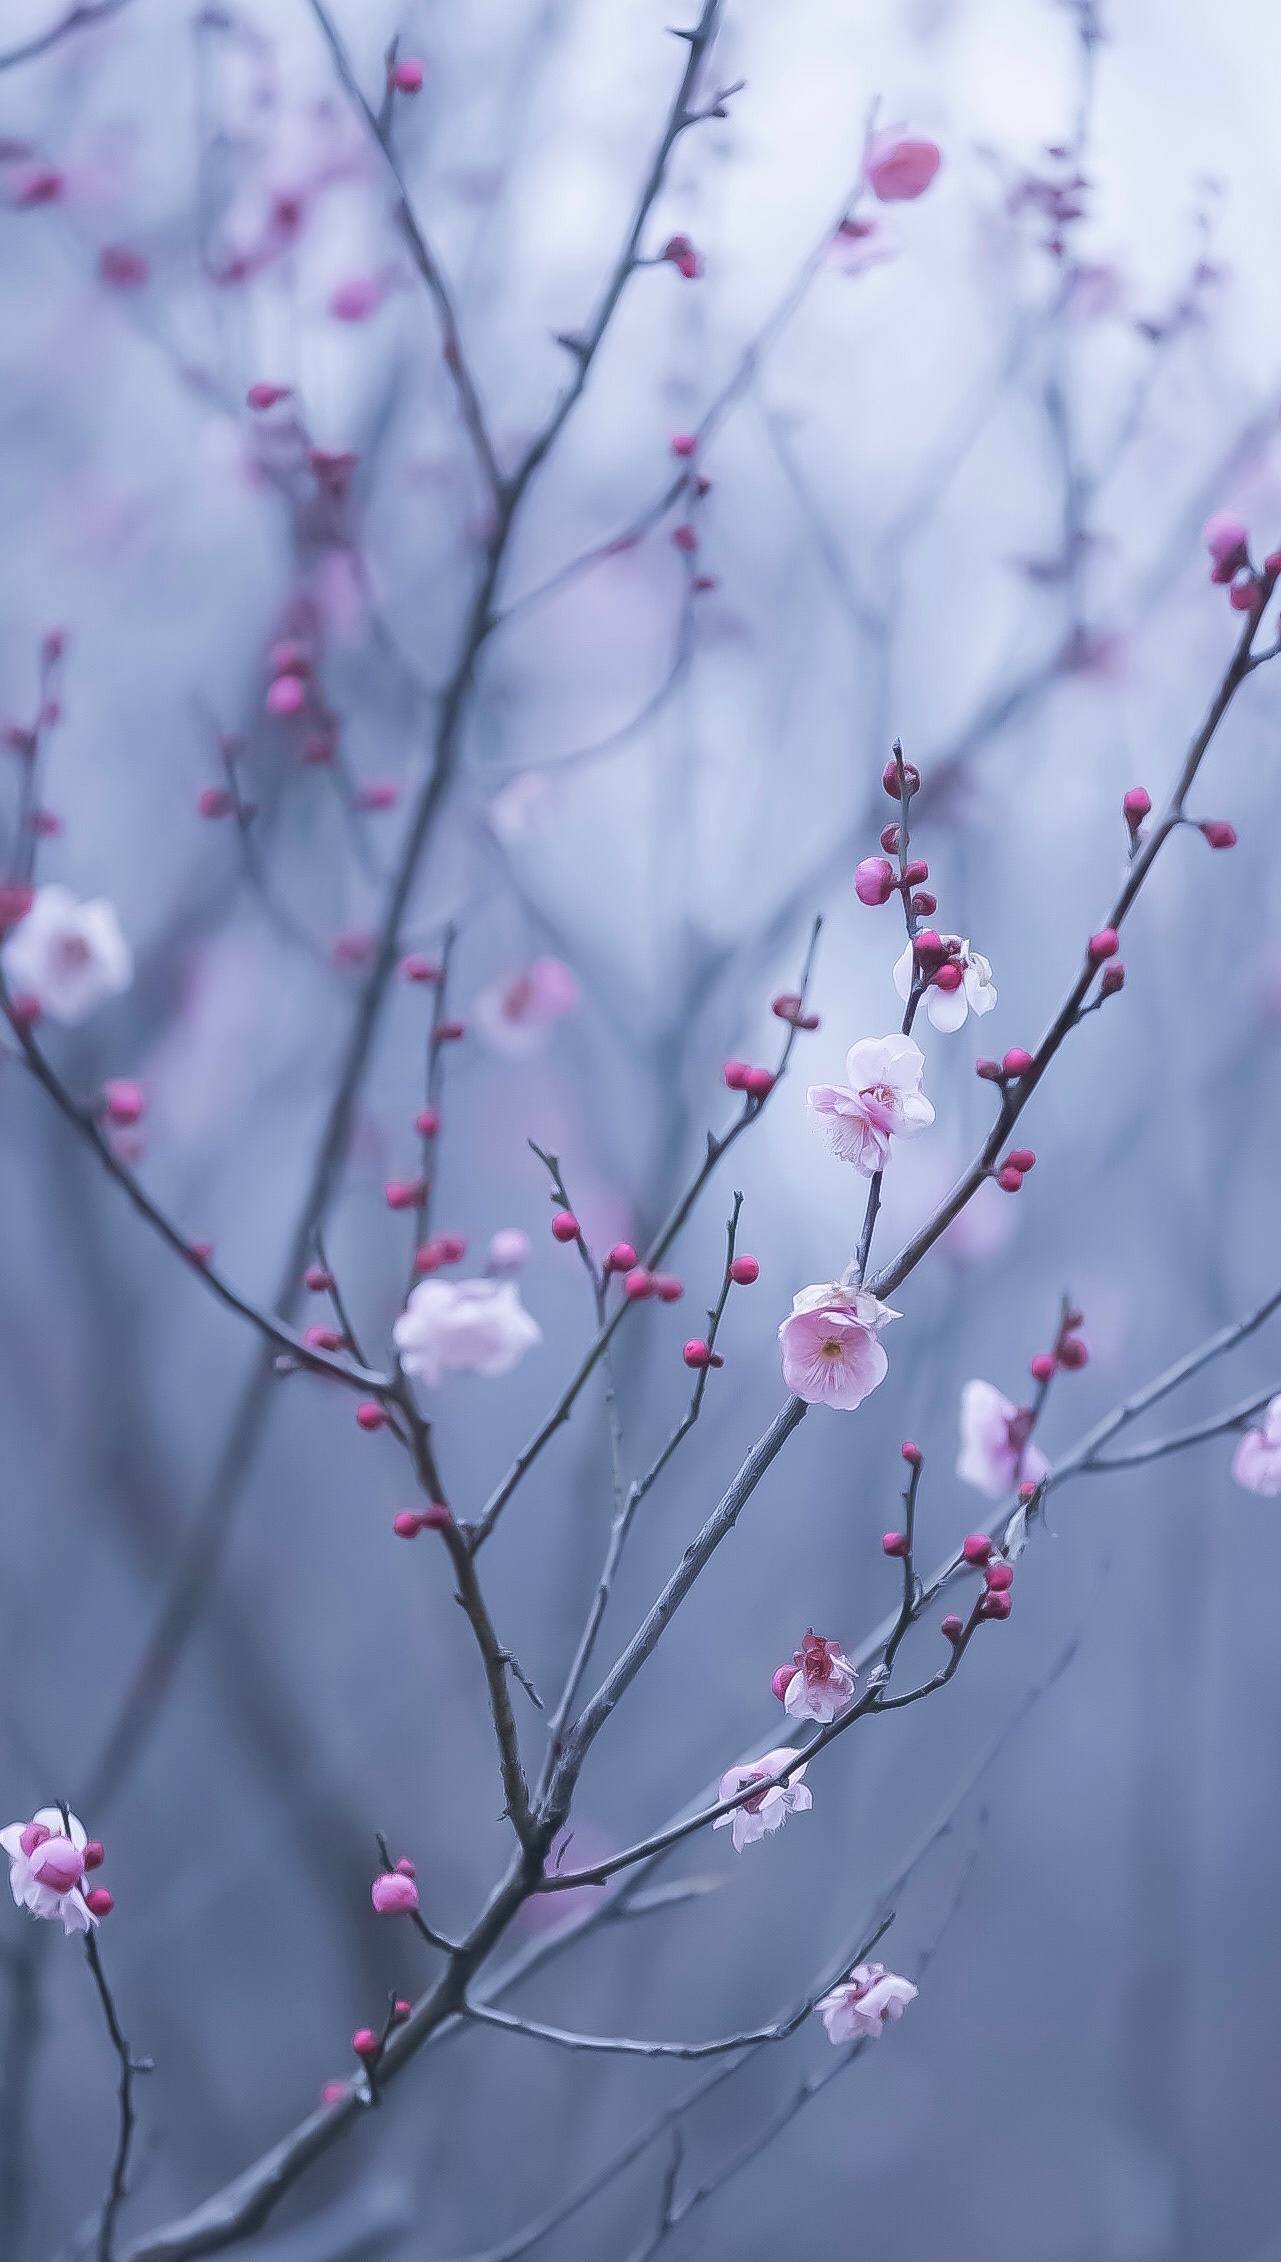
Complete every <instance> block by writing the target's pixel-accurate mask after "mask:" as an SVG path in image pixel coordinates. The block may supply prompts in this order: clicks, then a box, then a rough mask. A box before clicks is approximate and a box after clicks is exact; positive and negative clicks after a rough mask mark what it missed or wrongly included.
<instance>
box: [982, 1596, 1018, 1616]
mask: <svg viewBox="0 0 1281 2262" xmlns="http://www.w3.org/2000/svg"><path fill="white" fill-rule="evenodd" d="M1013 1607H1014V1605H1013V1603H1012V1602H1011V1600H1010V1597H1009V1595H1008V1594H985V1595H984V1597H983V1600H982V1601H981V1603H980V1604H979V1616H980V1618H1008V1617H1009V1615H1010V1612H1011V1610H1012V1609H1013Z"/></svg>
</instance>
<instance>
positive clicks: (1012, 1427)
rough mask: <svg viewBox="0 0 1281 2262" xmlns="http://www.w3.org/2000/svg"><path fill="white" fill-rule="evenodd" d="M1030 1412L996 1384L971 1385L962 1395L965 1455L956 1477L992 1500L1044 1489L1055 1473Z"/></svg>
mask: <svg viewBox="0 0 1281 2262" xmlns="http://www.w3.org/2000/svg"><path fill="white" fill-rule="evenodd" d="M1029 1420H1030V1416H1029V1414H1028V1410H1027V1408H1026V1407H1025V1406H1015V1405H1012V1404H1011V1402H1010V1400H1009V1399H1008V1398H1006V1397H1003V1396H1002V1393H1001V1392H1000V1391H999V1390H998V1389H997V1388H996V1386H995V1384H993V1383H990V1382H978V1381H974V1382H967V1383H966V1385H965V1387H964V1389H963V1390H962V1392H961V1450H960V1453H959V1454H958V1456H957V1463H956V1473H957V1475H958V1477H960V1479H961V1481H962V1483H963V1484H972V1485H973V1486H974V1487H975V1489H976V1490H977V1491H979V1492H982V1493H985V1494H986V1495H987V1498H988V1499H989V1500H1001V1499H1003V1498H1004V1496H1005V1494H1006V1493H1007V1492H1013V1490H1014V1488H1015V1486H1016V1485H1020V1484H1039V1483H1040V1482H1041V1479H1042V1477H1044V1476H1046V1475H1047V1474H1048V1472H1049V1466H1050V1464H1049V1462H1048V1461H1047V1460H1046V1458H1045V1455H1044V1453H1042V1451H1041V1449H1040V1447H1039V1445H1035V1444H1033V1443H1032V1441H1031V1439H1030V1437H1029V1434H1028V1424H1029Z"/></svg>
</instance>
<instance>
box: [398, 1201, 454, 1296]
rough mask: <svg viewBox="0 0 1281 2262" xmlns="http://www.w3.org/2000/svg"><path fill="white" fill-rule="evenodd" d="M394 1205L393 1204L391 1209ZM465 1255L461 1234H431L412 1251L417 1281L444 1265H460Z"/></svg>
mask: <svg viewBox="0 0 1281 2262" xmlns="http://www.w3.org/2000/svg"><path fill="white" fill-rule="evenodd" d="M394 1206H395V1205H394V1204H393V1207H394ZM466 1254H467V1239H466V1235H465V1234H462V1233H433V1235H432V1237H431V1239H430V1241H424V1242H423V1245H422V1247H421V1248H420V1249H415V1251H414V1271H415V1273H416V1275H417V1277H418V1278H419V1280H426V1279H428V1278H429V1276H430V1275H431V1274H432V1273H433V1272H440V1271H442V1270H443V1268H444V1267H445V1266H446V1265H460V1264H461V1263H462V1261H463V1258H464V1257H465V1256H466Z"/></svg>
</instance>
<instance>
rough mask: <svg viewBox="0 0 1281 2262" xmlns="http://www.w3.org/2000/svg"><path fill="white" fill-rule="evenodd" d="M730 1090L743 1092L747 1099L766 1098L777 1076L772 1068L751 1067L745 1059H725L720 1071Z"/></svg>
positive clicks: (758, 1099) (757, 1099)
mask: <svg viewBox="0 0 1281 2262" xmlns="http://www.w3.org/2000/svg"><path fill="white" fill-rule="evenodd" d="M722 1073H723V1075H724V1078H725V1082H726V1084H727V1085H728V1087H729V1089H730V1091H731V1092H744V1093H746V1095H747V1097H748V1099H749V1100H756V1101H760V1100H767V1099H768V1098H769V1096H770V1093H771V1092H772V1091H773V1089H774V1086H775V1083H776V1082H777V1078H776V1076H775V1074H774V1071H773V1069H772V1068H753V1067H752V1065H751V1063H750V1062H749V1061H746V1060H727V1061H726V1063H725V1067H724V1070H723V1071H722Z"/></svg>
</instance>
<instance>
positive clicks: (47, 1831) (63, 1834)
mask: <svg viewBox="0 0 1281 2262" xmlns="http://www.w3.org/2000/svg"><path fill="white" fill-rule="evenodd" d="M88 1842H89V1841H88V1839H87V1837H86V1835H85V1830H84V1825H83V1823H81V1822H80V1821H78V1820H77V1818H76V1816H75V1815H74V1814H69V1815H68V1816H67V1819H66V1821H65V1822H64V1820H63V1816H62V1809H61V1807H56V1806H42V1807H41V1808H40V1811H39V1813H38V1814H33V1815H32V1817H31V1820H30V1822H10V1823H9V1824H7V1825H6V1827H5V1828H4V1829H3V1830H0V1847H3V1849H4V1851H5V1853H6V1854H7V1855H8V1857H9V1888H10V1891H11V1892H12V1894H13V1898H14V1901H15V1903H16V1905H17V1907H18V1908H20V1909H28V1910H29V1911H30V1913H31V1915H32V1916H38V1917H42V1918H44V1919H45V1920H46V1922H53V1921H55V1920H56V1921H57V1922H59V1923H60V1924H61V1925H62V1929H63V1931H64V1933H66V1934H68V1935H70V1934H71V1933H73V1932H88V1931H90V1930H91V1929H92V1927H93V1926H94V1925H95V1924H96V1923H97V1921H98V1920H97V1918H96V1917H95V1916H94V1914H93V1912H92V1910H91V1909H90V1908H89V1907H88V1905H87V1904H86V1901H85V1897H84V1893H83V1892H82V1890H81V1881H82V1879H83V1877H84V1868H85V1865H84V1849H85V1847H86V1845H87V1844H88Z"/></svg>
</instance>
